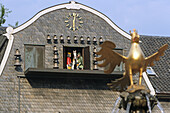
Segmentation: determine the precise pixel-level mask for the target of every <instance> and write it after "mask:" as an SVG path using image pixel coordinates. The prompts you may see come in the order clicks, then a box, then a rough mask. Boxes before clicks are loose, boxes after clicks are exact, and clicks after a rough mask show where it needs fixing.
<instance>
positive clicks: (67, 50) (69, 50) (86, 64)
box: [63, 47, 90, 70]
mask: <svg viewBox="0 0 170 113" xmlns="http://www.w3.org/2000/svg"><path fill="white" fill-rule="evenodd" d="M63 48H64V49H63V68H64V69H68V67H67V56H68V54H70V62H71V63H72V64H73V59H74V58H73V57H74V53H73V51H74V52H76V56H77V55H78V54H79V53H80V55H81V56H82V58H83V61H82V67H83V69H85V70H89V69H90V53H89V47H63ZM70 69H77V67H76V66H75V65H74V67H73V65H71V66H70Z"/></svg>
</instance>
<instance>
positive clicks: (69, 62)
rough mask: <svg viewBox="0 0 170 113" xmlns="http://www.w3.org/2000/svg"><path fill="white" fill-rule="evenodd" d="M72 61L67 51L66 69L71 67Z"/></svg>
mask: <svg viewBox="0 0 170 113" xmlns="http://www.w3.org/2000/svg"><path fill="white" fill-rule="evenodd" d="M71 67H72V63H71V53H70V52H68V54H67V69H71Z"/></svg>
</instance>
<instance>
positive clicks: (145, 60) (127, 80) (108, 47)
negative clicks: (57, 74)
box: [96, 29, 168, 92]
mask: <svg viewBox="0 0 170 113" xmlns="http://www.w3.org/2000/svg"><path fill="white" fill-rule="evenodd" d="M133 31H134V32H133V33H131V32H130V34H131V36H132V38H131V48H130V51H129V54H128V56H127V57H125V56H123V55H121V54H119V53H117V52H115V51H113V49H114V48H115V47H116V45H115V44H114V43H112V42H110V41H105V42H104V43H103V44H101V45H100V46H101V50H100V51H99V52H96V54H98V55H101V56H100V57H99V58H97V61H102V60H104V62H103V63H102V64H98V66H99V67H106V66H107V65H109V69H106V70H104V72H105V73H111V72H112V71H113V70H114V69H115V67H116V65H118V66H120V63H121V62H123V63H125V73H124V74H123V77H122V78H120V79H117V80H115V81H112V83H108V85H109V86H110V88H111V89H113V90H117V91H120V92H122V91H125V90H126V89H127V87H128V86H129V87H128V89H131V88H133V86H135V85H134V84H133V77H132V76H133V74H135V73H138V72H139V85H138V86H141V81H142V73H143V72H144V71H146V68H147V66H148V65H150V66H153V65H154V63H153V62H154V61H158V60H159V57H160V56H163V55H164V51H165V50H166V49H167V48H168V44H165V45H163V46H162V47H161V48H160V49H159V50H158V52H156V53H154V54H153V55H151V56H149V57H145V56H144V54H143V52H142V50H141V48H140V45H139V35H138V34H137V32H136V30H135V29H134V30H133Z"/></svg>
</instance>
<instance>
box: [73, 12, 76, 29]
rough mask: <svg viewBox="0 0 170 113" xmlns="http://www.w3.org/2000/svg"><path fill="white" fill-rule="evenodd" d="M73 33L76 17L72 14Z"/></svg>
mask: <svg viewBox="0 0 170 113" xmlns="http://www.w3.org/2000/svg"><path fill="white" fill-rule="evenodd" d="M73 17H74V18H73V31H75V21H76V15H75V13H73Z"/></svg>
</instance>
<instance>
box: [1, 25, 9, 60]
mask: <svg viewBox="0 0 170 113" xmlns="http://www.w3.org/2000/svg"><path fill="white" fill-rule="evenodd" d="M5 29H6V27H0V63H1V61H2V58H3V55H4V53H5V49H6V46H7V43H8V40H7V38H6V36H3V35H2V34H4V33H5Z"/></svg>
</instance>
